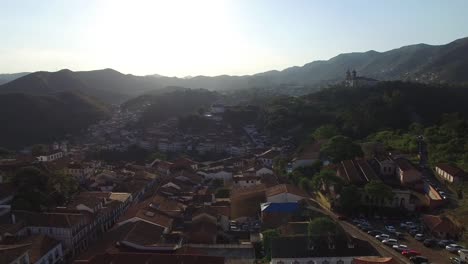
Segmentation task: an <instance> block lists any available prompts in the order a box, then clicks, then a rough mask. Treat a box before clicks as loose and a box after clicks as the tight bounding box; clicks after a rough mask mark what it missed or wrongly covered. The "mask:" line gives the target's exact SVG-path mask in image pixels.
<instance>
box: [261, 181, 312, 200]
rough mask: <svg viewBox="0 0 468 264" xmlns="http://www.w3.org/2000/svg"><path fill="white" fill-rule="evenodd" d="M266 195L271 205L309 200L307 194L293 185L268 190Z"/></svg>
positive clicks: (283, 185) (278, 186)
mask: <svg viewBox="0 0 468 264" xmlns="http://www.w3.org/2000/svg"><path fill="white" fill-rule="evenodd" d="M265 194H266V199H267V202H270V203H288V202H298V201H300V200H302V199H307V198H309V196H308V195H307V193H305V192H304V191H303V190H301V189H299V188H298V187H296V186H294V185H292V184H278V185H276V186H273V187H270V188H268V189H266V191H265Z"/></svg>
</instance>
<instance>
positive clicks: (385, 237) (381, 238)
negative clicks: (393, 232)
mask: <svg viewBox="0 0 468 264" xmlns="http://www.w3.org/2000/svg"><path fill="white" fill-rule="evenodd" d="M375 238H377V239H378V240H380V241H383V240H385V239H389V238H390V236H389V235H387V234H380V235H376V236H375Z"/></svg>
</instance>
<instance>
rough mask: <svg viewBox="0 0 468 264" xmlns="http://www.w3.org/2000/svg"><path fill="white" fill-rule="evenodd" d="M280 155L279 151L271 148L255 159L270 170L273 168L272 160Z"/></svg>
mask: <svg viewBox="0 0 468 264" xmlns="http://www.w3.org/2000/svg"><path fill="white" fill-rule="evenodd" d="M280 155H281V151H280V150H279V149H278V148H271V149H269V150H267V151H265V152H263V153H261V154H259V155H257V156H256V157H257V160H259V161H260V162H261V163H262V164H263V165H265V166H267V167H269V168H271V167H272V166H273V160H274V159H275V158H276V157H278V156H280Z"/></svg>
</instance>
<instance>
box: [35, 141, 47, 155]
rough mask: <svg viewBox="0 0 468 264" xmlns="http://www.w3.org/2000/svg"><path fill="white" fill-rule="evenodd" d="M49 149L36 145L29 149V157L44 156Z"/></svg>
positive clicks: (42, 145)
mask: <svg viewBox="0 0 468 264" xmlns="http://www.w3.org/2000/svg"><path fill="white" fill-rule="evenodd" d="M48 149H49V148H48V147H47V146H46V145H44V144H36V145H34V146H32V148H31V155H33V156H40V155H44V154H45V153H46V152H47V150H48Z"/></svg>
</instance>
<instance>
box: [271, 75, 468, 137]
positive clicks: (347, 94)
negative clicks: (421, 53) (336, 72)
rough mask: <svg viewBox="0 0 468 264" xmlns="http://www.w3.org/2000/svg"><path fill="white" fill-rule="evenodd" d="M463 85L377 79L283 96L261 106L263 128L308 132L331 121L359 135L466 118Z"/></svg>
mask: <svg viewBox="0 0 468 264" xmlns="http://www.w3.org/2000/svg"><path fill="white" fill-rule="evenodd" d="M466 102H468V87H465V86H450V85H426V84H421V83H410V82H400V81H398V82H381V83H379V84H378V85H377V86H372V87H371V86H369V87H349V88H348V87H341V86H335V87H332V88H329V89H323V90H321V91H319V92H316V93H312V94H309V95H306V96H302V97H283V98H279V99H277V100H275V101H273V102H272V103H270V104H268V105H267V106H265V110H264V113H263V115H262V122H263V124H264V126H265V128H266V129H267V130H268V131H272V133H273V134H275V135H284V134H287V133H288V131H293V130H294V131H302V132H303V133H310V132H311V131H313V130H314V129H315V128H317V127H319V126H321V125H325V124H331V125H334V126H336V127H337V128H338V129H339V130H340V132H341V133H342V134H345V135H348V136H352V137H355V138H363V137H366V136H367V135H369V134H370V133H373V132H377V131H380V130H384V129H406V128H408V126H409V125H410V124H411V123H421V124H422V125H432V124H434V123H435V122H437V121H439V120H440V118H441V117H442V115H443V114H445V113H460V115H461V116H462V117H465V118H466V117H468V105H467V104H466Z"/></svg>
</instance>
